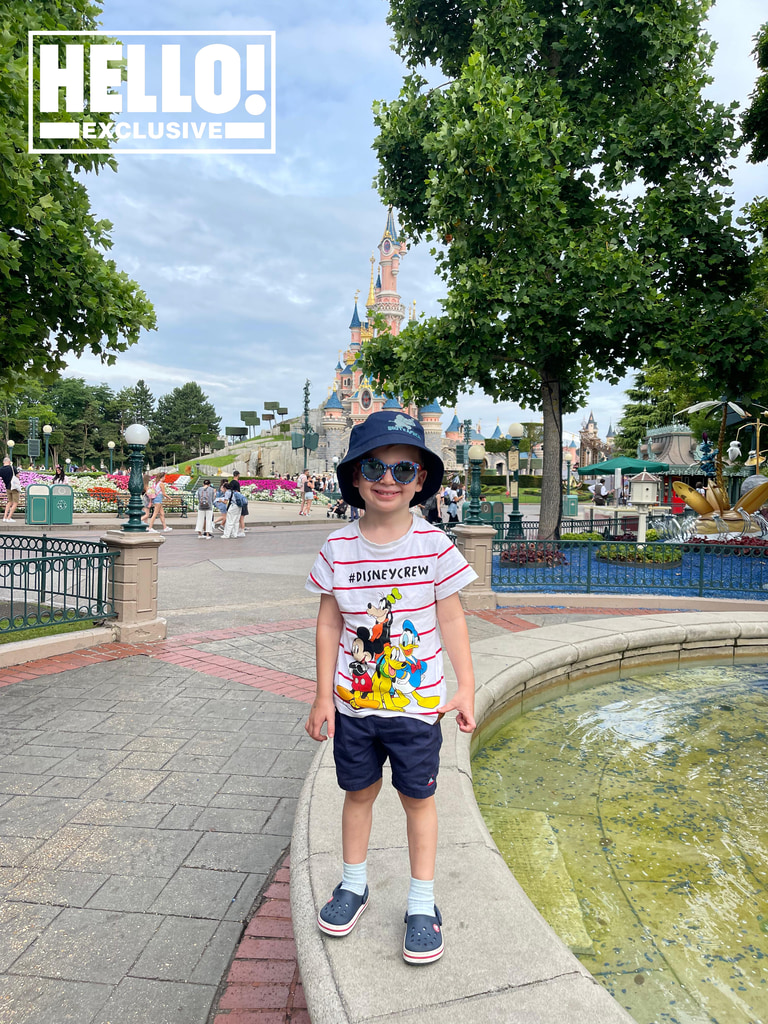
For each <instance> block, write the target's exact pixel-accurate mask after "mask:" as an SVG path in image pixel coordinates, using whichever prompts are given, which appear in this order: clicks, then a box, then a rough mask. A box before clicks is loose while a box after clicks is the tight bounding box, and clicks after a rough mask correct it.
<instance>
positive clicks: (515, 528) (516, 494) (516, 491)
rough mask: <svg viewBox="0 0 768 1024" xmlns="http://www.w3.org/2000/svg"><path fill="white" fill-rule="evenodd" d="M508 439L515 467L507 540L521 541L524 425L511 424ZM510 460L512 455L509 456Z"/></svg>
mask: <svg viewBox="0 0 768 1024" xmlns="http://www.w3.org/2000/svg"><path fill="white" fill-rule="evenodd" d="M507 437H508V438H509V439H510V441H511V442H512V448H511V452H513V453H514V454H512V455H511V460H512V466H513V482H512V486H513V494H512V511H511V512H510V513H509V526H508V527H507V540H521V539H522V538H523V537H524V536H525V534H524V533H523V513H522V512H521V511H520V442H521V441H522V439H523V438H524V437H525V427H524V426H523V424H522V423H510V425H509V426H508V427H507ZM507 458H508V459H509V458H510V454H509V453H508V454H507Z"/></svg>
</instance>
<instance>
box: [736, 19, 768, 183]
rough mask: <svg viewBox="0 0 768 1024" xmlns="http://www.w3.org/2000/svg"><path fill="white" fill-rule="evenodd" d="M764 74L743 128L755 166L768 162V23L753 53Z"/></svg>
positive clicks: (746, 114)
mask: <svg viewBox="0 0 768 1024" xmlns="http://www.w3.org/2000/svg"><path fill="white" fill-rule="evenodd" d="M752 53H753V54H754V57H755V60H756V61H757V66H758V67H759V68H760V71H761V72H762V74H760V75H758V77H757V82H756V83H755V88H754V90H753V92H752V94H751V96H750V97H749V101H750V102H749V106H748V107H747V109H746V110H745V112H744V114H743V116H742V119H741V127H742V130H743V132H744V141H745V142H751V143H752V151H751V153H750V156H749V160H750V162H751V163H753V164H759V163H762V162H763V161H764V160H768V21H767V22H766V23H765V24H764V25H762V26H761V28H760V31H759V32H758V33H757V35H756V36H755V48H754V50H753V51H752Z"/></svg>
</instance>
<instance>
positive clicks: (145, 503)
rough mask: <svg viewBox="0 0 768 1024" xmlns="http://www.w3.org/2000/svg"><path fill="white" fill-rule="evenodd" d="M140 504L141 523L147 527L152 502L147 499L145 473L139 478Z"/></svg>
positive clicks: (147, 476)
mask: <svg viewBox="0 0 768 1024" xmlns="http://www.w3.org/2000/svg"><path fill="white" fill-rule="evenodd" d="M141 503H142V505H143V506H144V512H143V513H142V516H141V521H142V523H146V524H147V526H148V525H149V517H150V515H151V514H152V502H151V500H150V497H149V473H145V474H144V475H143V476H142V478H141Z"/></svg>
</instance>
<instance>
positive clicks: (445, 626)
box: [306, 412, 476, 964]
mask: <svg viewBox="0 0 768 1024" xmlns="http://www.w3.org/2000/svg"><path fill="white" fill-rule="evenodd" d="M337 475H338V481H339V489H340V490H341V494H342V497H343V498H344V500H345V501H346V502H348V503H349V504H350V505H351V506H352V507H353V508H365V516H364V518H362V519H358V520H357V521H356V522H354V523H349V524H347V525H346V526H345V527H344V528H343V529H341V530H338V531H337V532H336V533H332V534H331V535H330V537H329V538H328V540H327V541H326V542H325V544H324V545H323V548H322V550H321V551H320V554H319V555H318V557H317V559H316V561H315V564H314V566H313V567H312V571H311V573H310V575H309V578H308V580H307V584H306V586H307V589H308V590H310V591H312V592H313V593H317V594H320V610H319V612H318V616H317V640H316V652H317V695H316V697H315V701H314V703H313V705H312V709H311V711H310V713H309V718H308V720H307V724H306V730H307V732H308V733H309V735H310V736H311V737H312V738H313V739H315V740H325V739H326V738H330V737H333V739H334V759H335V761H336V776H337V779H338V783H339V786H340V787H341V788H342V789H343V790H345V791H346V795H345V799H344V809H343V812H342V819H341V838H342V856H343V864H342V880H341V882H340V883H339V885H337V886H336V888H335V889H334V891H333V895H332V896H331V898H330V900H329V901H328V902H327V903H326V904H325V906H324V907H323V908H322V910H321V911H320V914H319V916H318V924H319V926H320V928H321V929H322V931H324V932H325V933H326V934H328V935H335V936H344V935H348V934H349V933H350V932H351V930H352V928H353V927H354V926H355V924H356V923H357V920H358V918H359V917H360V915H361V914H362V912H363V911H364V910H365V908H366V907H367V905H368V884H367V872H366V858H367V851H368V840H369V837H370V831H371V821H372V812H373V804H374V801H375V799H376V797H377V796H378V794H379V791H380V789H381V784H382V766H383V764H384V762H385V761H386V759H387V758H389V761H390V765H391V768H392V784H393V785H394V786H395V788H396V790H397V792H398V796H399V797H400V801H401V803H402V805H403V808H404V810H405V815H406V819H407V832H408V853H409V859H410V868H411V881H410V889H409V892H408V909H407V912H406V915H405V923H406V929H405V938H404V940H403V957H404V959H405V960H406V961H407V962H408V963H411V964H425V963H431V962H433V961H434V960H438V959H439V958H440V957H441V956H442V953H443V935H442V927H441V926H442V918H441V916H440V911H439V910H438V909H437V907H436V906H435V900H434V876H435V857H436V854H437V809H436V807H435V800H434V793H435V786H436V779H437V772H438V767H439V752H440V744H441V742H442V736H441V731H440V724H439V722H440V719H441V718H442V717H443V715H444V714H446V712H448V711H456V712H457V716H456V720H457V723H458V726H459V728H460V729H461V730H462V732H471V731H472V730H473V729H474V727H475V719H474V695H475V680H474V675H473V671H472V659H471V655H470V650H469V637H468V633H467V625H466V621H465V619H464V611H463V609H462V607H461V603H460V600H459V591H460V590H461V588H462V587H464V586H466V585H467V584H468V583H471V582H472V580H474V579H476V573H475V572H474V571H473V570H472V569H471V568H470V567H469V565H468V564H467V562H466V561H465V560H464V558H463V556H462V555H461V554H460V553H459V551H458V550H457V549H456V548H455V547H454V545H453V544H452V543H451V541H450V540H449V539H448V537H446V536H445V534H444V533H443V532H442V531H441V530H438V529H437V528H436V527H434V526H432V525H431V524H429V523H426V522H425V521H424V520H423V519H420V518H418V517H414V515H413V514H412V513H411V507H412V506H414V505H418V504H420V503H421V502H424V501H426V500H427V498H428V497H429V496H430V495H432V494H434V493H435V492H436V491H437V490H438V488H439V487H440V483H441V481H442V477H443V463H442V461H441V460H440V458H439V457H438V456H437V455H436V454H435V453H434V452H432V451H430V450H429V449H428V448H427V446H426V444H425V442H424V431H423V429H422V427H421V424H420V423H418V422H417V421H416V420H413V419H411V417H410V416H406V415H405V414H404V413H401V412H378V413H373V414H372V415H371V416H369V417H368V418H367V419H366V420H365V421H364V422H363V423H359V424H358V425H357V426H355V427H353V429H352V433H351V435H350V439H349V451H348V452H347V454H346V456H345V457H344V459H343V460H342V461H341V462H340V463H339V465H338V467H337ZM438 624H439V626H440V637H441V638H442V644H443V645H444V646H445V648H446V650H447V651H448V655H449V657H450V659H451V664H452V665H453V668H454V671H455V672H456V677H457V680H458V692H457V694H456V696H455V697H454V698H453V700H451V701H448V702H446V692H445V677H444V675H443V667H442V647H441V640H440V637H438V634H437V628H436V626H437V625H438ZM324 725H327V732H328V736H327V737H326V736H324V735H323V734H322V728H323V726H324Z"/></svg>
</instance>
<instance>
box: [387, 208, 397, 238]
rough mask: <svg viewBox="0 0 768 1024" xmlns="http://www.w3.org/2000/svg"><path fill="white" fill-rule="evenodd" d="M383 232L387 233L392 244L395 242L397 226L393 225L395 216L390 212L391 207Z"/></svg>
mask: <svg viewBox="0 0 768 1024" xmlns="http://www.w3.org/2000/svg"><path fill="white" fill-rule="evenodd" d="M384 231H385V232H387V231H388V232H389V237H390V238H391V239H392V241H393V242H396V241H397V225H396V224H395V215H394V213H393V212H392V207H391V206H390V208H389V212H388V213H387V226H386V228H385V229H384Z"/></svg>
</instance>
